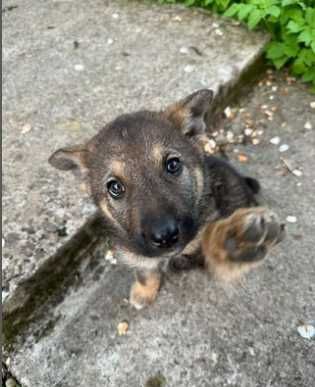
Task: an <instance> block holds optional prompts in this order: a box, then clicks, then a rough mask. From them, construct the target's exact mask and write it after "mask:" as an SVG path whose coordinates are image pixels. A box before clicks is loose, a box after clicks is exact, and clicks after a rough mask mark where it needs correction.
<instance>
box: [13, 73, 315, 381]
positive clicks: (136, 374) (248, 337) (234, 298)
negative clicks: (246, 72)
mask: <svg viewBox="0 0 315 387" xmlns="http://www.w3.org/2000/svg"><path fill="white" fill-rule="evenodd" d="M268 78H272V76H270V75H269V76H268ZM271 96H272V98H270V97H271ZM311 101H314V98H312V97H311V96H310V95H309V94H308V93H307V91H306V90H305V88H304V87H303V86H301V85H292V86H289V85H288V84H287V82H286V81H285V79H278V80H272V79H267V80H264V81H263V82H262V83H261V86H257V87H256V89H255V91H254V92H253V93H251V94H250V95H249V96H248V98H247V99H244V100H243V101H241V103H240V106H238V107H236V108H235V109H236V111H235V118H234V119H233V120H231V121H230V122H228V121H226V122H225V123H224V126H225V129H226V130H232V131H233V132H234V133H240V132H242V131H243V130H244V128H245V127H246V121H247V122H249V119H250V118H249V117H252V118H253V122H252V124H251V125H252V126H256V127H257V130H263V131H264V133H263V134H261V135H260V143H259V145H247V146H243V145H231V146H230V147H228V149H226V151H227V154H228V155H229V157H230V158H231V161H232V162H234V163H235V164H238V166H239V168H241V169H242V170H244V171H245V170H246V171H248V172H250V173H251V174H252V175H254V176H257V177H258V178H259V179H260V180H261V183H262V186H263V195H262V196H263V197H264V200H265V202H266V203H267V204H269V206H271V207H273V208H274V209H275V210H276V211H277V212H278V213H279V214H280V216H281V218H283V219H286V217H287V216H295V217H296V218H297V222H296V223H287V231H288V235H287V238H286V240H285V241H284V242H283V243H282V244H281V245H279V246H278V247H277V248H276V249H275V250H274V251H273V252H272V254H270V256H269V257H268V258H267V259H266V261H265V262H264V263H263V265H262V266H261V267H259V268H258V269H257V270H256V271H253V272H252V273H250V275H249V276H248V277H247V278H246V280H245V281H243V282H242V283H241V284H239V285H233V286H232V285H222V284H218V283H215V282H211V281H209V279H208V277H207V276H206V275H205V274H204V273H202V272H199V271H194V272H190V273H186V274H183V275H178V276H176V275H172V276H171V275H169V278H167V279H166V281H165V285H164V287H163V288H162V290H161V293H160V295H159V298H158V300H157V302H156V303H155V304H154V305H153V306H152V307H150V308H148V309H144V310H142V311H140V312H136V311H135V310H132V309H131V308H130V307H129V305H128V304H127V303H126V302H125V297H127V296H128V288H129V286H130V283H131V281H132V276H131V273H129V272H128V271H127V270H125V269H124V268H122V267H118V266H112V265H110V264H109V263H108V261H105V260H104V255H103V254H104V247H103V246H102V245H100V246H99V247H98V248H97V250H96V251H95V252H94V253H93V254H92V255H90V256H87V257H86V260H84V261H83V262H82V265H81V267H80V269H79V270H78V271H77V272H76V273H74V274H73V275H72V277H73V283H72V285H71V286H69V287H68V288H67V290H66V292H65V294H64V295H63V297H62V298H61V299H60V298H59V301H58V297H57V298H56V299H52V300H51V303H52V304H51V306H49V305H46V306H45V308H44V309H43V311H42V315H43V316H44V317H43V318H42V320H41V322H40V323H39V322H37V323H34V324H32V325H31V326H30V330H29V335H28V338H27V341H26V342H25V343H24V345H22V346H21V347H19V348H17V349H16V350H15V352H12V354H11V366H10V368H11V370H12V371H13V373H14V375H15V376H17V378H18V380H19V381H21V382H22V384H23V385H24V386H32V387H42V386H59V387H61V386H62V387H70V386H71V387H72V386H77V387H79V386H95V387H98V386H102V387H104V386H130V387H139V386H146V387H148V386H155V385H156V386H169V387H181V386H183V387H186V386H190V387H206V386H211V387H212V386H214V387H220V386H222V387H223V386H235V387H236V386H237V387H261V386H270V387H280V386H281V387H309V386H311V385H313V384H314V375H315V342H314V341H311V340H306V339H303V338H302V337H301V336H299V334H298V332H297V327H298V326H299V325H300V324H301V323H302V322H303V321H310V320H315V315H314V313H315V301H314V300H315V298H314V291H315V288H314V278H315V265H314V249H313V247H314V246H313V245H314V235H315V208H314V192H315V190H314V188H315V171H314V163H313V161H314V158H315V135H314V130H315V119H314V116H315V114H314V109H312V108H311V107H310V102H311ZM264 105H268V109H270V110H271V109H272V108H273V107H276V108H277V111H275V112H274V113H273V117H272V120H270V119H268V117H269V116H270V115H267V114H266V113H264V110H266V108H265V106H264ZM240 109H241V110H240ZM243 109H245V110H243ZM273 110H275V109H273ZM232 111H234V110H233V109H232ZM271 111H272V110H271ZM306 122H308V123H309V124H310V125H311V126H312V128H313V129H305V128H304V126H305V124H306ZM284 123H285V124H284ZM310 125H306V126H307V127H310ZM274 136H280V138H281V143H282V144H283V143H286V144H288V145H289V146H290V148H289V150H288V151H287V152H284V153H280V152H279V150H278V146H275V145H272V144H271V143H270V139H271V138H273V137H274ZM237 152H238V153H237ZM239 154H243V155H246V156H247V157H248V162H247V163H245V164H243V165H240V164H239V163H238V161H237V160H238V156H239ZM280 158H283V159H285V161H286V163H287V164H291V165H292V167H293V168H299V169H300V170H301V171H302V173H303V175H302V176H300V177H296V176H295V175H293V174H292V173H290V172H288V171H287V169H286V167H285V165H284V163H283V161H281V159H280ZM123 320H127V321H128V323H129V330H128V332H127V334H126V335H125V336H118V335H117V325H118V323H119V322H121V321H123ZM152 378H153V379H152ZM154 380H155V382H156V383H157V384H152V383H153V381H154ZM163 381H165V383H164V382H163ZM149 382H150V383H151V384H150V383H149ZM158 382H159V383H158Z"/></svg>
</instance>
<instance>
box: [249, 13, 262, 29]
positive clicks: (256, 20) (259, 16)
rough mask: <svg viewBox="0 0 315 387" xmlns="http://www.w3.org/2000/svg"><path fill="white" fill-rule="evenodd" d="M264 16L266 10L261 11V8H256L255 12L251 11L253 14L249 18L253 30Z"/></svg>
mask: <svg viewBox="0 0 315 387" xmlns="http://www.w3.org/2000/svg"><path fill="white" fill-rule="evenodd" d="M263 16H264V12H263V11H261V10H260V9H257V8H256V9H254V11H253V12H251V14H250V15H249V18H248V27H249V28H250V29H251V30H253V29H254V28H255V27H256V26H257V25H258V23H259V22H260V21H261V19H262V18H263Z"/></svg>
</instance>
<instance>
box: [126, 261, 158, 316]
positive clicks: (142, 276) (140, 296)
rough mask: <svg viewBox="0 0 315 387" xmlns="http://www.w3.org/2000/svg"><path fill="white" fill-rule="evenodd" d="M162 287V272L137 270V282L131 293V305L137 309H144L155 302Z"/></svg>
mask: <svg viewBox="0 0 315 387" xmlns="http://www.w3.org/2000/svg"><path fill="white" fill-rule="evenodd" d="M160 285H161V272H160V271H159V270H158V269H156V270H154V271H151V270H150V271H146V270H137V271H136V281H135V282H134V284H133V285H132V288H131V291H130V303H131V305H133V306H134V307H135V308H136V309H142V308H144V307H145V306H147V305H150V304H152V303H153V302H154V300H155V299H156V297H157V294H158V292H159V289H160Z"/></svg>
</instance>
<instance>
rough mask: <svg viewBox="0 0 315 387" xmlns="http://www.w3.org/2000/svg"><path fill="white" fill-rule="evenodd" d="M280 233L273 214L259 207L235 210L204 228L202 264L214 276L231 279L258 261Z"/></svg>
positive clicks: (280, 227)
mask: <svg viewBox="0 0 315 387" xmlns="http://www.w3.org/2000/svg"><path fill="white" fill-rule="evenodd" d="M284 234H285V231H284V225H283V224H281V223H280V222H279V219H278V217H277V215H276V214H275V213H274V212H272V211H270V210H268V209H266V208H261V207H256V208H245V209H239V210H237V211H235V212H234V213H233V214H232V215H231V216H230V217H229V218H227V219H224V220H220V221H218V222H215V223H213V224H210V225H209V226H208V228H207V229H206V231H205V233H204V237H203V241H202V247H203V253H204V256H205V262H206V265H207V267H208V268H209V270H210V271H211V272H212V273H215V274H216V276H218V277H221V278H223V279H234V278H235V277H239V275H240V274H241V273H243V272H246V271H248V270H249V268H250V267H252V266H253V264H255V263H257V262H258V261H261V260H262V259H263V258H264V257H265V256H266V254H267V253H268V252H269V250H270V249H271V247H272V246H274V245H276V244H277V243H279V242H280V241H281V240H282V239H283V238H284Z"/></svg>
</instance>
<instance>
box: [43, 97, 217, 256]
mask: <svg viewBox="0 0 315 387" xmlns="http://www.w3.org/2000/svg"><path fill="white" fill-rule="evenodd" d="M211 99H212V92H211V91H209V90H201V91H199V92H196V93H194V94H192V95H191V96H189V97H187V98H186V99H184V100H183V101H180V102H179V103H176V104H174V105H172V106H170V107H169V108H168V109H166V110H165V111H163V112H148V111H142V112H137V113H133V114H128V115H123V116H120V117H118V118H117V119H116V120H114V121H112V122H110V123H109V124H107V125H106V126H105V127H104V128H103V129H102V130H101V131H100V132H99V133H98V134H97V135H96V136H95V137H94V138H92V139H91V140H90V141H89V142H88V143H87V144H86V145H84V146H78V147H72V148H64V149H61V150H59V151H57V152H55V153H54V154H53V155H52V156H51V158H50V162H51V164H53V165H54V166H55V167H57V168H59V169H63V170H69V169H72V170H74V171H79V172H80V174H81V176H82V177H83V179H84V180H85V183H86V184H87V185H88V188H89V190H90V191H91V194H92V196H93V199H94V201H95V203H96V204H97V205H98V207H99V208H100V209H101V211H102V212H103V213H104V216H105V217H106V218H107V220H108V221H109V222H110V223H111V225H112V226H113V227H114V228H115V229H116V230H117V233H118V234H119V235H120V236H121V238H122V239H124V240H125V242H127V243H128V245H129V246H130V247H131V248H132V249H133V250H134V251H135V252H137V253H139V254H141V255H144V256H148V257H158V256H171V255H173V254H175V253H178V252H179V251H180V250H182V249H183V248H184V246H185V245H186V244H187V243H188V242H189V241H190V240H191V239H192V238H193V237H194V235H195V234H196V232H197V229H198V226H199V224H198V219H199V217H200V214H199V211H200V203H201V200H202V196H203V192H204V184H205V181H204V171H203V163H202V154H201V152H200V150H199V148H198V146H197V145H196V143H195V141H194V137H195V136H197V135H199V134H201V133H203V132H204V130H205V122H204V119H205V114H206V112H207V110H208V107H209V103H210V101H211Z"/></svg>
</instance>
